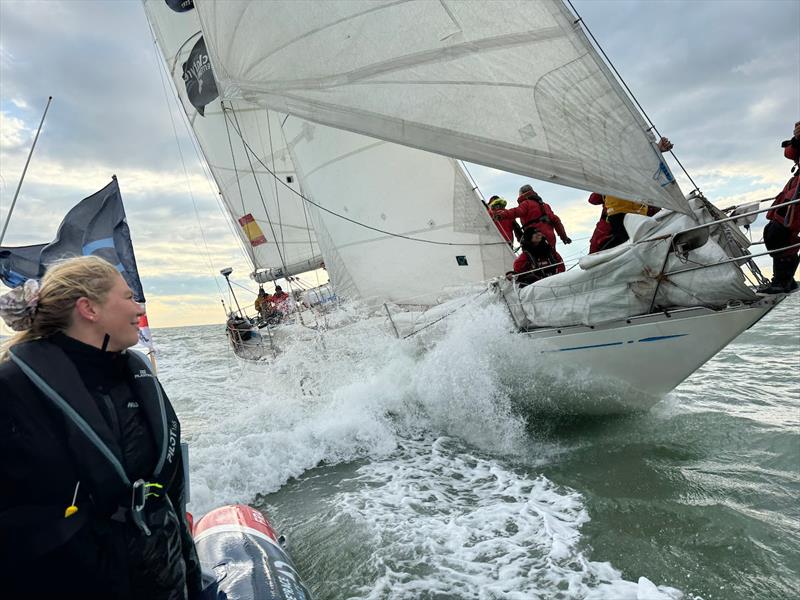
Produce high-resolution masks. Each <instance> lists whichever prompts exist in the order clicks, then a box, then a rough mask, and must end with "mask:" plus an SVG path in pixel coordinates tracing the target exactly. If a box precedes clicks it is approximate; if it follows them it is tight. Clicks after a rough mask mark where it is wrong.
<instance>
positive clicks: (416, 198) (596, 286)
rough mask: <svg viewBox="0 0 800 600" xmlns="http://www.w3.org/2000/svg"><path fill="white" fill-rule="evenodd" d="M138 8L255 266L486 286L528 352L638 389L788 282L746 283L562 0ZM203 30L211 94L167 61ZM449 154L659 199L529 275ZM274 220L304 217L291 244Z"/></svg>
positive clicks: (732, 253) (721, 341)
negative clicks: (591, 250) (647, 210)
mask: <svg viewBox="0 0 800 600" xmlns="http://www.w3.org/2000/svg"><path fill="white" fill-rule="evenodd" d="M145 8H146V12H147V15H148V18H149V20H150V22H151V24H152V27H153V30H154V33H155V37H156V39H157V41H158V44H159V47H160V48H161V50H162V52H163V54H164V57H165V60H166V62H167V65H168V67H169V70H170V73H171V74H172V76H173V81H174V82H175V84H176V85H175V87H176V90H177V91H178V94H179V96H180V98H181V103H182V105H183V108H184V109H185V111H186V114H187V118H188V119H189V121H190V122H191V125H192V127H193V130H194V133H195V135H196V136H197V138H198V140H199V142H200V146H201V147H202V149H203V153H204V155H205V157H206V159H207V161H208V164H209V166H210V169H211V172H212V173H213V176H214V178H215V180H216V181H217V183H218V185H219V188H220V191H221V195H222V198H223V201H224V202H225V205H226V207H227V208H228V210H229V212H230V213H231V216H232V218H234V219H235V220H236V221H239V222H240V219H241V218H243V217H245V216H246V215H248V214H249V215H252V218H253V220H254V222H255V223H256V224H261V225H268V227H264V226H262V227H261V231H260V232H258V233H259V235H261V234H263V235H261V237H263V238H265V239H266V240H268V243H266V244H262V245H263V246H264V248H261V249H258V250H253V249H251V248H248V251H251V252H252V253H253V257H254V261H253V262H254V265H255V266H256V267H259V266H262V267H265V268H266V269H275V268H282V269H284V271H291V270H292V269H288V268H287V267H288V262H293V261H294V260H295V259H297V260H300V261H301V263H302V261H312V257H313V260H319V259H320V258H321V260H324V263H325V265H326V268H327V269H328V271H329V274H330V279H331V285H332V286H333V288H334V290H335V292H336V294H337V295H338V296H339V297H341V298H348V299H353V300H360V301H364V302H365V303H367V304H370V305H375V306H380V305H382V304H383V305H384V306H388V303H393V304H394V305H404V306H414V307H420V308H423V309H424V308H428V307H436V305H438V304H440V303H441V302H442V300H443V299H444V298H446V297H448V296H449V295H452V293H454V291H455V290H458V289H462V290H463V289H466V288H469V287H470V286H475V285H483V286H484V288H488V289H489V290H491V291H492V292H493V294H494V297H495V299H496V301H497V302H500V303H502V304H504V305H505V306H507V307H508V310H509V312H510V314H511V316H512V318H513V320H514V323H515V324H516V329H517V332H518V333H519V334H520V336H521V337H520V344H521V345H522V346H523V347H524V348H526V349H527V351H528V352H530V353H531V354H534V355H535V354H542V355H550V356H551V357H557V358H558V360H559V361H562V362H564V363H574V364H579V365H582V366H584V367H586V368H588V369H589V370H590V371H591V372H592V373H593V375H595V376H597V377H598V378H600V379H606V380H609V381H613V382H616V383H618V384H619V385H621V386H623V387H626V388H629V389H630V390H632V391H634V392H635V394H633V395H632V396H633V397H635V398H636V400H635V402H637V403H640V404H645V403H647V402H648V401H647V400H643V399H641V398H639V396H642V397H648V398H650V397H658V396H659V395H661V394H664V393H666V392H668V391H669V390H671V389H673V388H674V387H675V386H677V385H678V384H679V383H680V382H681V381H683V380H684V379H685V378H686V377H688V376H689V375H690V374H691V373H692V372H694V371H695V370H696V369H698V368H699V367H700V366H701V365H702V364H704V363H705V362H706V361H707V360H709V359H710V358H711V357H712V356H714V354H716V353H717V352H718V351H719V350H720V349H722V348H723V347H725V345H726V344H728V343H729V342H730V341H731V340H733V339H734V338H736V336H738V335H739V334H740V333H741V332H743V331H744V330H746V329H747V328H748V327H751V326H752V325H753V324H755V323H756V322H758V320H759V319H761V318H762V317H763V316H764V315H766V314H767V313H768V312H769V311H770V310H772V309H773V308H774V307H775V306H776V305H777V304H778V303H779V302H781V301H782V300H783V298H784V297H785V296H784V295H771V296H764V295H759V294H756V293H755V291H754V287H755V285H756V284H758V283H762V282H763V277H762V276H761V274H760V272H759V271H758V267H757V266H756V265H755V263H754V262H753V261H752V256H751V254H750V253H749V251H748V250H747V246H748V244H749V242H748V240H747V239H746V238H745V237H744V236H742V235H741V233H740V232H739V231H738V228H737V227H736V225H735V221H734V220H733V219H732V218H731V219H728V218H726V215H725V214H724V213H723V212H721V211H719V210H718V209H717V208H716V207H714V206H713V204H711V203H710V202H709V201H708V200H707V199H706V198H705V197H703V195H702V194H701V193H700V192H699V191H698V190H693V191H692V192H691V193H690V194H688V195H686V194H684V193H683V192H682V191H681V189H680V187H679V185H678V183H677V182H676V180H675V177H674V176H673V174H672V172H671V170H670V168H669V166H668V165H667V163H666V162H665V159H664V157H663V156H662V154H661V152H660V151H659V149H658V147H657V144H656V142H655V136H654V134H653V130H654V127H653V126H652V124H651V123H650V122H649V121H648V119H647V118H646V117H645V115H644V113H643V112H642V111H641V110H640V108H639V107H638V104H637V103H636V102H635V100H634V99H633V98H632V96H630V95H629V94H628V93H627V92H626V90H625V88H623V86H622V85H621V84H620V81H619V80H618V78H617V76H616V75H615V74H614V71H613V70H612V67H611V66H610V65H609V64H608V63H606V62H605V61H604V60H603V58H602V57H601V55H600V54H599V52H598V51H597V49H596V47H595V45H594V44H593V43H592V41H591V39H590V38H589V37H588V36H587V33H586V30H585V28H584V25H583V23H582V21H581V19H580V18H579V17H578V16H577V15H576V14H575V13H574V12H573V11H572V10H571V8H570V7H569V6H567V5H566V4H565V3H564V2H562V1H561V0H531V1H525V2H518V1H513V0H508V1H503V2H495V3H491V4H488V3H483V2H453V1H449V0H440V1H439V2H425V1H410V2H395V1H368V2H367V1H364V2H359V1H355V2H352V1H338V0H329V1H326V2H315V3H296V2H291V1H282V0H276V1H273V2H268V3H265V2H248V1H238V0H229V1H224V2H213V1H202V0H196V2H195V6H194V9H193V10H190V11H189V12H182V13H177V12H174V11H171V10H170V9H169V8H168V7H167V6H166V5H165V4H164V3H163V2H160V1H159V0H145ZM201 42H202V48H201V50H202V52H203V53H205V54H204V55H203V56H205V59H204V60H205V63H204V64H208V65H210V71H209V72H213V85H214V88H215V93H216V94H218V97H216V96H215V97H214V98H213V99H208V98H205V99H204V98H199V99H198V97H197V94H195V98H194V99H192V98H191V95H192V94H191V92H192V90H191V85H190V80H189V78H187V77H186V70H187V67H185V66H184V67H182V68H183V72H182V73H181V72H180V69H181V65H185V64H187V63H189V68H191V59H192V55H193V53H195V50H196V49H197V48H198V45H199V44H200V43H201ZM203 111H204V112H205V115H204V116H203V114H202V113H203ZM459 161H469V162H473V163H478V164H481V165H485V166H488V167H493V168H496V169H500V170H503V171H507V172H511V173H516V174H519V175H523V176H527V177H532V178H536V179H539V180H543V181H548V182H552V183H557V184H561V185H566V186H570V187H573V188H578V189H583V190H588V191H596V192H600V193H603V194H612V195H615V196H617V197H621V198H629V199H634V200H636V201H640V202H643V203H646V204H648V205H651V206H657V207H660V208H661V209H662V211H661V212H660V213H659V214H658V215H656V216H655V217H653V218H650V217H644V216H634V215H628V216H626V221H625V226H626V228H627V229H628V231H629V235H630V242H629V243H626V244H624V245H623V246H620V247H618V248H614V249H611V250H608V251H604V252H600V253H597V254H595V255H591V256H588V257H584V258H583V259H581V261H580V263H579V264H578V265H576V266H574V267H573V268H571V269H569V270H567V271H566V272H565V273H562V274H559V275H555V276H552V277H549V278H547V279H544V280H542V281H540V282H537V283H536V284H533V285H531V286H528V287H525V288H524V289H521V288H520V287H519V286H517V285H516V283H515V282H514V281H513V279H512V280H508V279H506V278H505V277H503V274H504V273H506V272H508V271H510V270H511V268H510V266H511V261H512V260H513V254H512V253H511V251H510V250H509V248H508V245H507V244H505V242H503V240H502V239H501V238H500V236H499V234H498V232H497V230H496V228H495V227H494V225H493V224H492V223H491V221H490V219H489V217H488V215H487V213H486V210H485V207H484V205H483V203H482V201H481V198H480V197H479V196H478V195H477V194H476V193H475V189H474V186H473V185H471V182H470V180H469V177H468V176H467V174H466V173H465V172H464V169H463V168H462V166H461V163H459ZM242 186H247V188H246V189H245V188H244V187H242ZM270 194H271V195H270ZM259 206H262V207H263V209H264V210H263V211H260V210H259ZM292 207H293V208H292ZM292 211H294V212H292ZM284 213H285V214H287V215H290V214H294V215H296V218H295V222H294V223H291V225H289V224H288V223H290V221H287V220H285V219H284V217H283V216H282V215H283V214H284ZM300 216H302V218H303V220H301V219H300ZM287 218H288V217H287ZM276 223H277V224H280V223H283V225H280V226H279V227H278V229H280V230H281V231H284V230H286V231H291V232H292V233H293V235H294V234H296V236H295V237H292V238H289V240H290V241H289V242H285V240H284V238H282V237H280V236H279V235H277V231H278V229H276ZM240 233H241V236H242V241H243V243H244V244H245V246H247V244H248V243H249V244H250V245H251V246H252V244H253V237H252V236H250V235H248V234H247V231H246V228H245V227H244V226H243V227H242V228H241V232H240ZM304 236H305V238H307V240H306V241H307V248H306V249H305V250H304V252H303V253H302V254H301V253H299V252H298V251H299V249H300V248H301V246H302V244H301V243H300V241H299V238H301V237H304ZM261 237H259V239H261ZM253 248H255V246H253ZM273 251H274V253H273ZM267 253H273V255H272V258H271V261H272V266H269V267H267V266H266V264H267V263H264V262H259V261H261V260H262V259H261V258H260V257H261V256H266V254H267ZM257 256H258V257H259V258H258V260H256V257H257ZM288 257H291V258H288ZM276 261H278V262H276ZM312 262H313V261H312ZM302 264H304V265H305V266H309V265H310V264H311V263H310V262H305V263H302ZM276 265H277V266H276ZM256 272H258V269H256ZM439 312H440V311H439ZM439 312H437V310H436V309H435V308H434V311H433V312H432V313H431V312H428V313H423V314H429V315H438V314H439ZM389 318H390V320H391V321H392V325H393V326H394V327H395V328H396V330H397V323H396V322H395V321H394V320H392V316H391V314H390V316H389ZM435 318H438V316H437V317H435ZM424 320H425V319H424V318H423V321H424ZM401 321H402V320H401ZM416 322H417V323H419V322H420V321H419V320H417V321H416ZM401 325H402V324H401ZM398 335H401V333H400V331H398Z"/></svg>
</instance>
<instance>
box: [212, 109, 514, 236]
mask: <svg viewBox="0 0 800 600" xmlns="http://www.w3.org/2000/svg"><path fill="white" fill-rule="evenodd" d="M235 114H236V113H234V116H235ZM226 118H227V116H226ZM231 126H233V129H234V131H235V132H236V133H237V135H238V136H239V137H240V138H241V140H242V143H243V144H244V146H245V147H246V148H247V149H248V150H249V154H252V155H253V157H254V158H255V159H256V161H258V163H259V164H260V165H261V166H262V167H264V169H265V170H266V171H267V173H269V174H270V175H272V177H274V178H275V179H276V181H278V183H280V184H281V185H282V186H284V187H285V188H287V189H288V190H289V191H291V192H292V193H293V194H295V195H297V196H299V197H300V198H301V199H302V200H303V202H307V203H308V204H310V205H311V206H314V207H316V208H318V209H319V210H321V211H324V212H326V213H328V214H331V215H333V216H335V217H338V218H340V219H343V220H345V221H348V222H350V223H353V224H354V225H358V226H359V227H363V228H365V229H369V230H371V231H376V232H378V233H382V234H384V235H388V236H390V237H396V238H401V239H404V240H410V241H412V242H422V243H425V244H434V245H437V246H500V245H503V244H505V243H506V242H487V243H480V242H477V243H475V242H464V243H456V242H439V241H436V240H425V239H422V238H415V237H412V236H409V235H403V234H401V233H393V232H391V231H386V230H384V229H378V228H377V227H372V226H371V225H367V224H366V223H361V222H359V221H356V220H354V219H351V218H349V217H346V216H344V215H342V214H339V213H337V212H334V211H332V210H330V209H329V208H325V207H324V206H322V205H321V204H317V203H316V202H314V201H313V200H311V199H310V198H308V197H307V196H305V195H304V194H302V193H300V192H298V191H296V190H294V189H293V188H292V187H291V186H289V185H288V184H286V183H284V182H283V181H281V180H280V178H279V177H278V176H277V175H276V174H275V173H274V172H273V171H271V170H270V168H269V167H268V166H267V165H266V164H264V161H262V160H261V159H260V158H259V157H258V155H257V154H256V153H255V152H254V151H253V149H252V148H251V147H250V144H248V143H247V140H245V139H244V135H243V134H242V132H241V131H239V130H238V129H237V128H236V126H235V125H234V124H233V123H231ZM249 154H248V156H249ZM273 235H274V233H273Z"/></svg>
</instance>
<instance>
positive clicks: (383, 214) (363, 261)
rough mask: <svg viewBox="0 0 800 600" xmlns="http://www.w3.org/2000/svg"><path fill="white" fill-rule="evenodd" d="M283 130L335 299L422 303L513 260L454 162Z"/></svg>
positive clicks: (295, 122) (319, 129) (375, 143)
mask: <svg viewBox="0 0 800 600" xmlns="http://www.w3.org/2000/svg"><path fill="white" fill-rule="evenodd" d="M284 132H285V135H286V139H287V141H288V147H289V149H290V151H291V153H292V156H293V157H294V158H295V164H296V165H297V166H298V169H299V171H300V177H301V179H302V181H303V189H304V191H305V193H306V195H307V196H308V197H309V198H310V200H311V201H313V202H314V203H315V204H318V205H319V206H320V207H322V209H323V210H320V209H317V208H314V209H313V213H314V224H315V227H316V231H317V236H318V239H319V242H320V244H321V245H322V248H323V255H324V256H325V258H326V267H327V270H328V275H329V276H330V278H331V281H332V282H333V284H334V287H335V289H336V291H337V293H338V294H339V295H340V296H344V297H347V298H360V299H362V300H364V301H367V302H368V303H372V304H375V303H383V302H387V301H389V302H395V303H402V304H422V305H431V304H435V303H437V301H438V300H439V299H440V297H441V294H442V291H443V290H447V289H448V288H459V287H463V286H466V285H469V284H472V283H475V282H478V281H484V280H487V279H490V278H492V277H496V276H498V275H502V274H503V273H505V272H507V271H509V270H511V268H512V262H513V258H514V255H513V254H512V253H511V250H510V248H509V247H508V244H506V243H505V242H504V241H503V239H502V237H501V236H500V234H499V232H498V230H497V227H496V226H495V225H494V223H492V221H491V220H490V218H489V215H488V212H487V211H486V208H485V207H484V205H483V204H482V203H481V201H480V199H479V198H478V197H477V196H476V194H475V192H474V190H473V188H472V186H471V185H470V183H469V181H468V179H467V177H466V176H465V174H464V172H463V170H462V169H461V167H460V166H459V165H458V164H457V163H456V162H455V161H454V160H452V159H449V158H445V157H443V156H439V155H435V154H430V153H428V152H422V151H420V150H416V149H412V148H407V147H404V146H399V145H397V144H391V143H387V142H382V141H380V140H375V139H374V138H368V137H365V136H362V135H358V134H355V133H349V132H345V131H341V130H336V129H332V128H330V127H325V126H323V125H315V124H312V123H309V122H308V121H304V120H302V119H297V118H294V117H289V118H288V119H287V120H286V122H285V124H284ZM324 209H327V211H330V212H327V211H326V210H324ZM342 217H345V218H342Z"/></svg>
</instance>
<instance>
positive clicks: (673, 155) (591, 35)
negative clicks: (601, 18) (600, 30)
mask: <svg viewBox="0 0 800 600" xmlns="http://www.w3.org/2000/svg"><path fill="white" fill-rule="evenodd" d="M566 2H567V4H569V7H570V8H571V9H572V12H573V13H575V16H576V17H577V19H575V23H580V24H581V26H582V27H583V29H584V30H585V31H586V33H587V34H588V35H589V37H590V38H591V39H592V42H594V45H595V46H596V47H597V49H598V50H599V51H600V54H602V55H603V58H605V60H606V63H608V66H609V67H610V68H611V70H612V71H613V72H614V75H616V77H617V79H618V80H619V83H620V84H621V85H622V87H623V88H625V91H626V92H627V93H628V96H630V98H631V100H633V102H634V104H636V107H637V108H638V109H639V110H640V111H641V113H642V115H643V116H644V118H645V119H647V121H648V122H649V123H650V129H652V130H653V131H655V133H656V135H658V136H659V137H661V133H659V131H658V129H657V128H656V126H655V123H653V120H652V119H651V118H650V116H649V115H648V114H647V112H646V111H645V110H644V107H643V106H642V105H641V104H640V103H639V100H637V98H636V96H635V95H634V93H633V92H632V91H631V88H629V87H628V84H627V83H625V80H624V79H623V78H622V75H620V73H619V71H617V68H616V67H615V66H614V63H612V62H611V59H610V58H609V57H608V55H607V54H606V52H605V50H603V47H602V46H601V45H600V42H598V41H597V38H595V37H594V34H593V33H592V31H591V29H589V27H588V26H587V25H586V22H585V21H584V20H583V17H581V15H580V13H579V12H578V10H577V9H576V8H575V6H574V5H573V4H572V0H566ZM669 153H670V154H671V155H672V158H674V159H675V162H677V163H678V166H679V167H680V168H681V171H683V174H684V175H686V177H687V178H688V179H689V181H691V182H692V185H693V186H694V189H695V190H696V191H697V192H700V188H699V186H698V185H697V184H696V183H695V182H694V179H692V176H691V175H689V172H688V171H687V170H686V168H685V167H684V166H683V163H682V162H681V161H680V160H679V159H678V157H677V156H676V155H675V152H673V151H672V150H670V151H669Z"/></svg>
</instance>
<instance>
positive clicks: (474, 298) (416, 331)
mask: <svg viewBox="0 0 800 600" xmlns="http://www.w3.org/2000/svg"><path fill="white" fill-rule="evenodd" d="M488 291H489V288H488V287H487V288H486V289H485V290H483V291H482V292H481V293H479V294H476V295H475V296H474V297H472V298H470V299H469V300H467V301H466V302H465V303H464V304H462V305H461V306H459V307H458V308H454V309H453V310H451V311H450V312H449V313H447V314H445V315H442V316H441V317H439V318H438V319H434V320H433V321H431V322H430V323H427V324H425V325H424V326H422V327H420V328H419V329H416V330H414V331H412V332H411V333H409V334H408V335H404V336H403V338H402V339H404V340H407V339H408V338H410V337H411V336H413V335H417V334H418V333H419V332H420V331H425V330H426V329H428V327H433V326H434V325H436V324H437V323H438V322H440V321H444V320H445V319H446V318H447V317H449V316H451V315H453V314H455V313H456V312H458V311H459V310H461V309H462V308H464V307H465V306H467V305H468V304H471V303H472V302H474V301H475V300H477V299H478V298H480V297H481V296H483V295H484V294H485V293H486V292H488Z"/></svg>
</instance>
